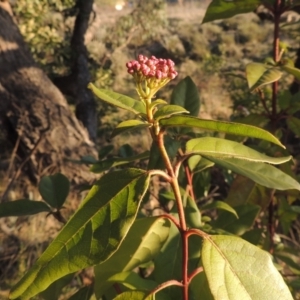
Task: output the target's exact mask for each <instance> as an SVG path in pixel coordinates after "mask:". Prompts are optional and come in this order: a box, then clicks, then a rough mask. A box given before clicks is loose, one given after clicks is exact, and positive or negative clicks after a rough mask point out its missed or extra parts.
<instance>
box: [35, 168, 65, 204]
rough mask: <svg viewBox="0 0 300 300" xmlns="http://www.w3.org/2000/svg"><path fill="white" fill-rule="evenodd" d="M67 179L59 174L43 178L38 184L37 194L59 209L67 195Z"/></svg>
mask: <svg viewBox="0 0 300 300" xmlns="http://www.w3.org/2000/svg"><path fill="white" fill-rule="evenodd" d="M69 190H70V182H69V179H68V178H67V177H66V176H64V175H63V174H61V173H57V174H55V175H50V176H45V177H43V178H42V179H41V181H40V183H39V192H40V194H41V195H42V197H43V199H44V200H45V201H46V202H47V203H48V204H49V205H50V206H51V207H55V208H61V207H62V205H63V204H64V202H65V201H66V198H67V196H68V194H69Z"/></svg>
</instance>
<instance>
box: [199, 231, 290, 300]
mask: <svg viewBox="0 0 300 300" xmlns="http://www.w3.org/2000/svg"><path fill="white" fill-rule="evenodd" d="M202 263H203V268H204V271H205V274H206V277H207V280H208V283H209V287H210V290H211V293H212V294H213V296H214V299H222V300H241V299H243V300H244V299H247V300H252V299H256V300H259V299H261V300H262V299H263V300H274V299H285V300H289V299H290V300H292V299H293V297H292V295H291V293H290V291H289V289H288V287H287V286H286V284H285V282H284V280H283V278H282V277H281V275H280V274H279V273H278V271H277V270H276V268H275V267H274V265H273V263H272V258H271V256H270V255H269V254H268V253H267V252H265V251H263V250H261V249H259V248H258V247H256V246H253V245H252V244H250V243H248V242H246V241H244V240H243V239H240V238H237V237H233V236H222V235H218V236H211V237H207V238H206V239H205V240H204V242H203V248H202Z"/></svg>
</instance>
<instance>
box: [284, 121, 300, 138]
mask: <svg viewBox="0 0 300 300" xmlns="http://www.w3.org/2000/svg"><path fill="white" fill-rule="evenodd" d="M286 123H287V126H288V128H289V129H290V130H291V131H292V132H294V133H295V134H296V135H297V136H299V137H300V119H298V118H296V117H293V116H289V117H288V118H287V120H286Z"/></svg>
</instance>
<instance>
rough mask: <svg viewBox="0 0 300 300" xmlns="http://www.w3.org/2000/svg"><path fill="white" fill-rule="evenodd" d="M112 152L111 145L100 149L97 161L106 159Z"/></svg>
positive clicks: (112, 147)
mask: <svg viewBox="0 0 300 300" xmlns="http://www.w3.org/2000/svg"><path fill="white" fill-rule="evenodd" d="M112 150H114V146H113V145H107V146H104V147H102V148H101V149H100V150H99V152H98V157H99V159H102V158H104V157H106V156H107V155H108V154H109V153H110V152H111V151H112Z"/></svg>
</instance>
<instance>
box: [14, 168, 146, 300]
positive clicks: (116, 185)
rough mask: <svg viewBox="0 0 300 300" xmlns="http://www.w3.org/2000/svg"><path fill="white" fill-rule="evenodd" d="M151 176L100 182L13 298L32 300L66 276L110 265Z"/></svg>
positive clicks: (114, 176) (128, 174)
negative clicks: (106, 263) (109, 259)
mask: <svg viewBox="0 0 300 300" xmlns="http://www.w3.org/2000/svg"><path fill="white" fill-rule="evenodd" d="M149 177H150V176H149V174H148V173H147V172H144V171H142V170H138V169H127V170H122V171H119V172H113V173H108V174H106V175H104V176H103V177H101V178H100V180H98V181H97V183H96V184H95V185H94V186H93V188H92V189H91V190H90V192H89V193H88V195H87V197H86V198H85V199H84V201H83V203H82V204H81V206H80V207H79V209H78V210H77V211H76V213H75V214H74V215H73V216H72V217H71V219H70V220H69V221H68V223H67V224H66V225H65V227H64V228H63V229H62V230H61V232H60V233H59V234H58V236H57V237H56V239H55V240H54V241H53V242H52V243H51V244H50V246H49V247H48V248H47V249H46V251H45V252H44V253H43V254H42V255H41V257H40V258H39V259H38V261H37V262H36V263H35V264H34V266H33V267H32V268H31V269H30V270H29V272H28V273H27V274H26V275H25V276H24V277H23V278H22V279H21V280H20V281H19V283H18V284H17V285H16V286H15V287H14V288H13V289H12V291H11V295H10V299H17V298H18V299H28V298H30V297H32V296H34V295H36V294H38V293H39V292H41V291H43V290H44V289H46V288H47V287H48V286H49V285H50V284H51V283H52V282H53V281H55V280H57V279H59V278H61V277H63V276H65V275H67V274H70V273H73V272H76V271H78V270H81V269H84V268H86V267H89V266H93V265H96V264H99V263H100V262H104V261H105V260H107V259H108V258H109V257H110V256H111V255H112V254H113V253H114V252H115V251H116V250H117V249H118V248H119V246H120V244H121V243H122V241H123V240H124V238H125V236H126V235H127V233H128V231H129V229H130V227H131V225H132V224H133V222H134V220H135V218H136V214H137V211H138V208H139V205H140V202H141V200H142V198H143V196H144V194H145V192H146V190H147V188H148V185H149ZM33 283H34V284H33Z"/></svg>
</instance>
